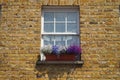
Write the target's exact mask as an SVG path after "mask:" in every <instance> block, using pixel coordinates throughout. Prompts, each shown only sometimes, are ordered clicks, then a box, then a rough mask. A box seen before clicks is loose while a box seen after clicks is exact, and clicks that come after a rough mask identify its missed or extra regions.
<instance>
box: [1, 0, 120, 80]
mask: <svg viewBox="0 0 120 80" xmlns="http://www.w3.org/2000/svg"><path fill="white" fill-rule="evenodd" d="M0 4H1V5H2V10H1V15H0V80H120V26H119V25H120V15H119V14H120V12H119V5H120V0H0ZM43 5H57V6H67V5H69V6H75V5H77V6H79V7H80V32H81V34H80V39H81V46H82V49H83V51H82V53H83V54H82V60H84V65H83V66H82V67H81V68H80V67H77V66H75V65H49V66H47V65H39V66H36V61H37V60H38V56H39V54H40V52H39V51H40V37H41V34H40V32H41V8H42V6H43Z"/></svg>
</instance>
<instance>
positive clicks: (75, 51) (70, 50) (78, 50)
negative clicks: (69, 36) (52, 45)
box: [67, 45, 81, 55]
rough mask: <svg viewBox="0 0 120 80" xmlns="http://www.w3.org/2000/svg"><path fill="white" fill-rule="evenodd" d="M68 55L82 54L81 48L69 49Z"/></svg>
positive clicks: (72, 47)
mask: <svg viewBox="0 0 120 80" xmlns="http://www.w3.org/2000/svg"><path fill="white" fill-rule="evenodd" d="M67 54H76V55H77V54H81V47H80V46H76V45H72V46H69V47H68V48H67Z"/></svg>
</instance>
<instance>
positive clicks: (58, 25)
mask: <svg viewBox="0 0 120 80" xmlns="http://www.w3.org/2000/svg"><path fill="white" fill-rule="evenodd" d="M56 32H65V24H63V23H56Z"/></svg>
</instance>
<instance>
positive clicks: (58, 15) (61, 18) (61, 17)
mask: <svg viewBox="0 0 120 80" xmlns="http://www.w3.org/2000/svg"><path fill="white" fill-rule="evenodd" d="M55 18H56V21H65V13H55Z"/></svg>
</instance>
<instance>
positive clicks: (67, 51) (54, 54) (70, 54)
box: [41, 45, 81, 61]
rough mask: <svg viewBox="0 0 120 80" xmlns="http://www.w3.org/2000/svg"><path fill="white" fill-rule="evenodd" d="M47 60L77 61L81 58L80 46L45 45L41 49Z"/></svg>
mask: <svg viewBox="0 0 120 80" xmlns="http://www.w3.org/2000/svg"><path fill="white" fill-rule="evenodd" d="M41 52H42V53H43V54H44V55H45V57H46V59H45V60H46V61H75V60H81V48H80V46H76V45H72V46H69V47H65V46H59V47H58V46H45V47H43V48H42V49H41Z"/></svg>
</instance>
